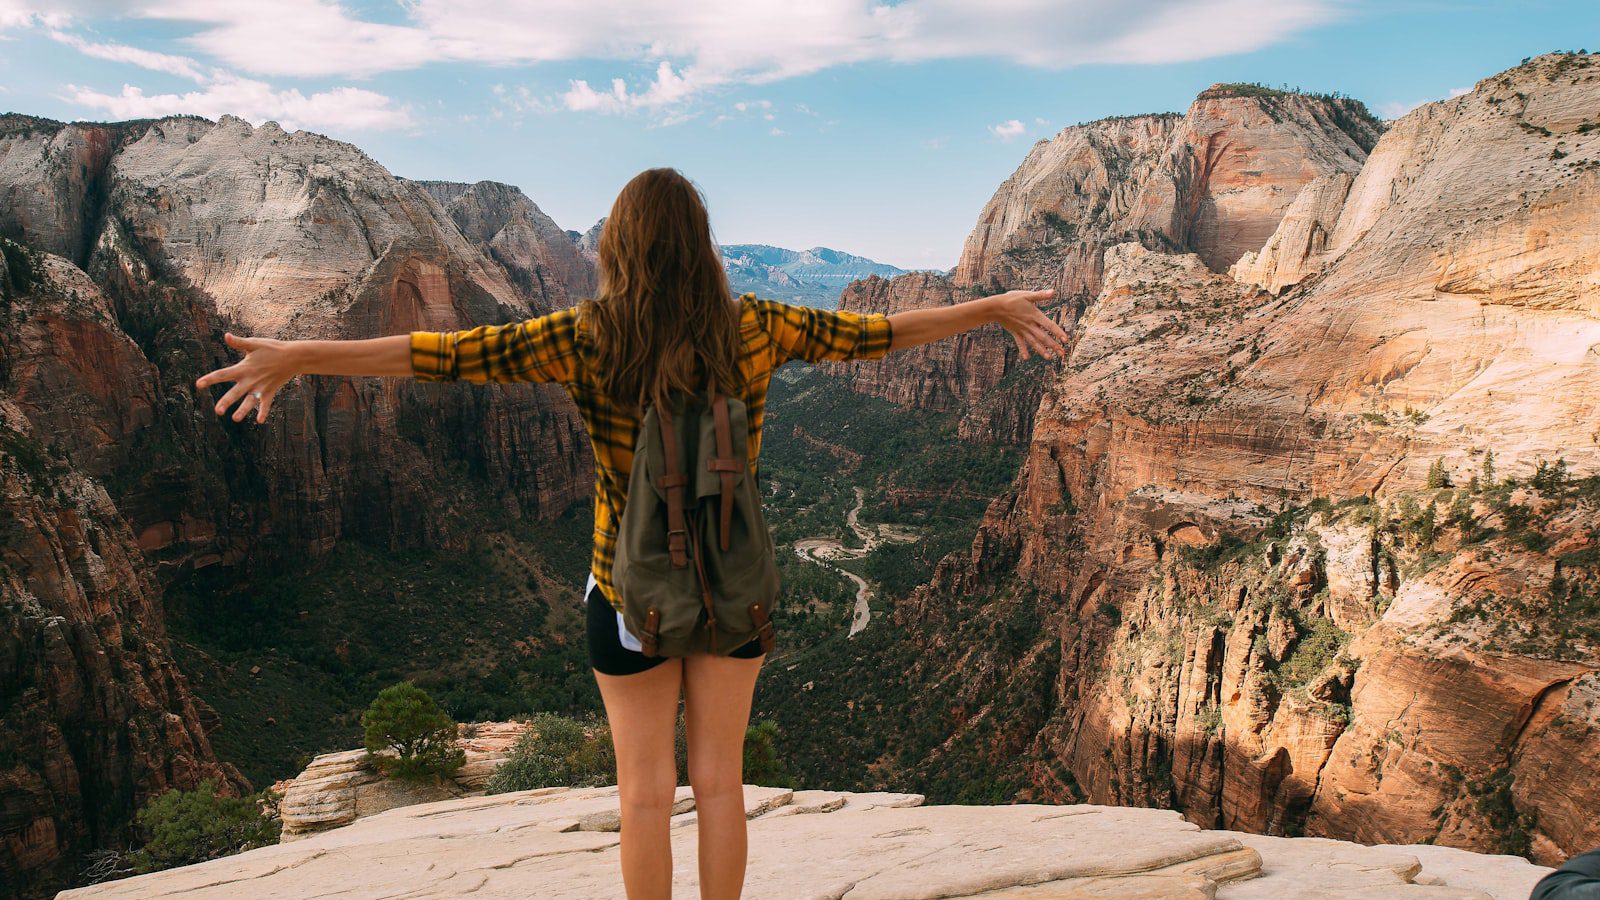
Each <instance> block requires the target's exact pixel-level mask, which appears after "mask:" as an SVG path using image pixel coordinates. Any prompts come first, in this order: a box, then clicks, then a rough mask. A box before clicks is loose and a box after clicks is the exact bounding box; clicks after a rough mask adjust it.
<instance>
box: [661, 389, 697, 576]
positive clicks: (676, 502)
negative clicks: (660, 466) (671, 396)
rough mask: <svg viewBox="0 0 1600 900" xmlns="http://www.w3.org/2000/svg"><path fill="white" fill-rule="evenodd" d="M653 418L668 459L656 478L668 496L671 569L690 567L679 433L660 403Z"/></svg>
mask: <svg viewBox="0 0 1600 900" xmlns="http://www.w3.org/2000/svg"><path fill="white" fill-rule="evenodd" d="M656 419H657V421H658V422H660V424H661V449H662V451H663V453H664V454H665V455H666V457H667V472H666V474H665V475H662V476H661V477H660V478H657V479H656V487H659V488H661V489H662V490H663V491H666V493H667V550H668V551H670V552H671V553H672V567H673V568H674V569H686V568H688V567H689V526H688V524H687V522H685V520H684V516H683V489H684V487H685V486H687V485H688V484H689V474H688V473H687V472H685V471H684V470H683V458H682V456H683V455H682V454H681V453H680V452H679V447H678V433H677V431H675V430H674V429H673V427H672V414H671V413H669V412H667V408H666V407H665V406H663V405H661V404H659V403H657V404H656Z"/></svg>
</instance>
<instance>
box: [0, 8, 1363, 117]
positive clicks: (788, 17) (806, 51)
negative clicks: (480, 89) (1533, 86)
mask: <svg viewBox="0 0 1600 900" xmlns="http://www.w3.org/2000/svg"><path fill="white" fill-rule="evenodd" d="M17 2H18V0H0V4H4V3H10V4H12V5H13V7H15V5H16V4H17ZM1336 4H1337V0H1139V2H1131V3H1128V2H1121V3H1110V2H1107V0H1005V2H1001V3H989V4H981V5H978V4H973V3H971V2H968V0H903V2H900V3H897V4H893V5H890V4H886V3H883V2H881V0H808V2H806V3H799V4H797V3H794V2H793V0H697V2H696V3H694V4H684V3H682V2H681V0H613V2H610V3H607V4H605V9H604V14H601V12H600V11H599V10H597V9H596V8H595V6H594V5H592V4H589V3H583V2H578V0H408V2H405V3H402V4H399V6H400V8H401V9H402V10H403V11H404V14H405V18H404V20H403V22H402V23H401V24H388V23H379V22H373V21H368V20H365V19H362V18H361V17H360V16H359V15H358V14H357V13H355V12H352V11H351V9H350V8H348V7H346V6H345V5H342V4H339V3H335V2H333V0H237V2H228V3H218V2H215V0H143V2H141V3H139V4H137V5H135V7H134V9H133V10H132V14H133V15H139V16H144V17H148V18H154V19H160V20H165V21H170V22H175V23H180V24H188V25H192V26H194V27H195V28H196V30H195V31H194V33H193V34H191V35H190V36H189V37H188V38H186V40H187V42H188V43H189V44H190V45H191V46H192V47H194V48H195V49H196V50H197V51H200V52H202V53H204V54H207V55H209V56H210V57H212V58H214V59H216V60H218V61H220V62H221V63H223V64H225V65H227V66H230V67H232V68H234V69H237V70H241V71H246V72H250V73H254V74H257V75H263V76H291V77H326V76H343V77H362V76H366V75H372V74H375V73H378V72H388V71H398V70H406V69H415V68H418V67H420V66H423V65H426V64H429V63H435V62H462V63H477V64H483V65H518V64H532V63H540V62H550V61H559V60H577V59H584V60H592V59H598V60H614V61H619V62H623V63H641V62H642V63H647V64H654V65H656V78H655V80H654V81H653V82H652V83H651V84H650V85H649V86H648V87H646V88H645V89H643V90H642V91H633V90H629V89H627V88H626V87H625V88H624V90H623V91H621V92H618V91H617V90H616V85H615V82H614V81H613V82H612V88H611V89H610V90H605V89H596V88H594V87H593V86H591V85H590V84H589V83H588V82H586V81H579V82H574V83H573V85H572V88H571V89H570V90H569V91H568V95H567V96H568V97H569V98H570V99H569V100H567V105H568V107H569V108H582V109H586V110H594V111H603V112H616V111H621V110H622V109H628V108H650V109H658V108H661V107H664V106H668V105H672V104H675V103H680V102H683V101H685V100H687V99H689V98H691V97H692V96H694V95H695V94H697V93H699V92H701V91H704V90H707V89H711V88H715V87H718V86H721V85H726V84H729V83H763V82H770V81H775V80H778V79H782V78H788V77H792V76H795V75H802V74H807V73H810V72H816V71H819V70H822V69H826V68H829V67H831V66H836V65H844V64H848V63H855V62H864V61H874V60H879V61H891V62H918V61H925V60H935V59H956V58H974V57H976V58H989V59H998V60H1004V61H1008V62H1013V63H1019V64H1022V65H1029V66H1039V67H1046V68H1066V67H1068V66H1073V65H1082V64H1088V63H1167V62H1178V61H1187V60H1195V59H1203V58H1207V57H1213V56H1220V55H1226V54H1232V53H1242V52H1247V51H1250V50H1255V49H1258V48H1260V47H1264V46H1267V45H1269V44H1272V43H1275V42H1277V41H1280V40H1282V39H1284V38H1285V37H1288V36H1289V35H1292V34H1294V33H1296V32H1298V31H1301V30H1304V29H1306V28H1309V27H1311V26H1314V25H1317V24H1320V23H1323V22H1326V21H1328V20H1330V19H1332V18H1334V17H1335V15H1336ZM5 8H6V7H4V6H0V10H3V9H5ZM775 47H777V48H782V50H781V52H778V51H774V49H773V48H775ZM669 62H670V65H669ZM663 66H666V68H664V69H663V68H662V67H663ZM579 85H582V87H579ZM574 104H577V106H574Z"/></svg>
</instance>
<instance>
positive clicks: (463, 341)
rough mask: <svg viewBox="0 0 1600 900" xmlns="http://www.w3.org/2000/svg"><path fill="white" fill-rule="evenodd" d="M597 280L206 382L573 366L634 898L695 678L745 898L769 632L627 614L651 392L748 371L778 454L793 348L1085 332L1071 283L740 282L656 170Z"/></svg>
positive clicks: (686, 191)
mask: <svg viewBox="0 0 1600 900" xmlns="http://www.w3.org/2000/svg"><path fill="white" fill-rule="evenodd" d="M598 266H599V276H600V285H599V290H598V292H597V296H596V297H595V298H594V299H592V300H585V301H584V302H582V303H580V304H578V305H577V306H574V307H572V308H569V309H563V310H559V311H557V312H553V313H550V314H548V315H544V316H540V317H538V318H535V319H530V320H528V321H525V322H519V323H516V324H511V325H490V326H483V327H480V328H474V329H471V330H468V331H456V332H444V333H439V332H422V331H419V332H412V333H411V334H409V335H395V336H393V337H384V338H375V339H372V340H363V341H279V340H271V339H265V338H240V337H235V336H234V335H232V334H229V335H227V336H226V340H227V342H228V345H229V346H231V347H233V348H234V349H236V350H241V351H243V352H244V354H245V356H244V358H243V359H242V360H240V361H239V362H238V363H236V364H235V365H232V366H229V367H227V368H224V369H219V370H217V371H215V372H212V373H210V374H208V375H205V376H204V377H202V378H201V379H199V381H198V382H196V385H197V386H198V387H202V388H204V387H207V386H210V385H213V384H219V383H222V382H233V386H232V387H231V388H229V389H228V391H227V393H226V394H225V395H224V396H223V397H222V399H221V400H220V401H219V402H218V403H217V405H216V412H217V414H218V415H223V414H226V413H227V411H228V409H229V408H230V407H231V408H232V409H233V413H232V416H233V420H234V421H236V422H238V421H243V420H244V419H245V417H246V416H248V415H249V414H250V413H251V412H252V411H253V412H254V413H255V415H256V420H257V421H258V422H261V421H265V420H266V416H267V411H268V410H269V409H271V408H272V399H273V397H274V396H275V395H276V394H277V392H278V390H279V389H280V388H282V387H283V385H284V384H285V383H286V382H288V381H289V379H291V378H293V377H295V376H296V375H302V374H310V375H409V376H412V377H415V378H417V379H419V380H422V381H447V380H457V379H459V380H465V381H472V382H479V383H482V382H490V381H494V382H509V381H553V382H559V383H560V384H562V385H563V386H564V387H565V388H566V390H567V392H568V393H569V394H570V395H571V396H572V398H573V400H574V401H575V402H576V403H577V407H578V410H579V412H581V413H582V415H583V418H584V421H585V423H586V424H587V425H588V428H589V439H590V443H591V446H592V447H593V449H594V455H595V461H596V465H595V469H596V473H597V484H596V490H595V527H594V536H595V546H594V554H593V557H592V560H591V567H590V569H591V571H590V577H589V587H588V589H587V591H586V594H587V597H586V601H585V602H586V605H587V607H588V641H589V656H590V662H591V663H592V665H593V667H594V670H595V679H596V680H597V681H598V682H599V684H600V694H601V697H602V698H603V700H604V702H605V708H606V717H607V719H608V720H609V721H610V725H611V732H612V736H613V738H614V739H615V742H616V751H617V784H618V787H619V789H620V793H621V804H622V874H623V881H624V884H625V885H626V888H627V893H628V896H629V897H630V898H636V900H637V898H653V897H666V896H669V895H670V892H671V884H672V856H671V844H670V841H669V837H668V818H669V815H670V810H671V807H672V798H673V792H674V790H675V788H676V786H677V779H676V767H675V764H674V759H673V732H674V727H675V724H676V720H677V709H678V698H679V692H680V691H681V692H682V695H683V701H684V717H685V720H686V723H687V729H688V747H689V781H690V783H691V785H692V788H693V791H694V797H695V806H696V810H697V821H698V827H699V847H700V892H701V896H702V897H709V898H723V897H738V896H739V893H740V888H741V886H742V884H743V881H744V870H745V855H746V847H745V816H744V796H743V781H744V779H743V772H742V770H741V767H742V763H743V742H744V733H745V728H746V726H747V724H748V722H749V718H750V703H751V696H752V694H753V692H754V689H755V682H756V673H757V672H758V671H759V670H760V668H761V663H762V655H761V648H760V645H759V644H758V643H756V642H752V643H751V644H749V645H746V646H744V647H741V648H738V649H737V650H735V651H734V652H733V653H732V654H731V655H729V656H711V655H696V656H690V657H687V658H664V657H656V658H652V657H646V656H644V655H643V654H641V653H640V652H638V650H639V644H638V642H637V640H636V639H634V637H633V636H632V635H630V634H628V633H627V631H626V628H625V627H624V626H623V625H622V624H621V618H620V616H618V615H617V610H618V609H620V608H621V601H620V598H619V597H618V596H617V592H616V589H615V588H614V587H613V586H612V583H611V561H612V559H613V551H614V547H615V540H616V527H615V523H616V522H617V521H618V517H619V514H620V511H621V509H622V505H623V503H624V502H625V501H626V499H627V481H626V479H627V476H628V473H629V469H630V466H631V463H632V458H633V448H634V439H635V436H636V434H637V428H638V423H639V419H640V417H641V416H642V411H643V408H644V407H645V406H646V405H647V404H648V403H650V402H652V401H653V400H655V399H657V398H660V397H663V396H665V395H666V393H667V392H668V391H672V390H684V391H696V390H699V389H700V388H701V387H702V386H703V385H704V384H705V383H706V379H707V378H713V379H715V382H716V384H718V385H737V386H739V390H738V392H737V395H738V396H739V397H740V398H741V399H742V400H743V401H744V402H745V404H746V405H747V407H748V409H749V420H750V435H749V442H748V447H749V463H750V467H751V469H752V471H753V470H754V469H755V466H756V460H757V458H758V455H759V453H760V448H761V444H760V437H761V421H762V412H763V404H764V402H765V399H766V393H767V384H768V382H769V380H770V378H771V376H772V372H773V370H774V369H776V368H777V367H778V366H779V365H781V364H783V363H784V362H786V361H788V360H791V359H803V360H808V361H811V362H817V361H822V360H834V361H844V360H851V359H878V358H881V357H882V356H884V355H885V354H886V353H888V352H889V351H891V350H903V349H905V348H907V347H915V346H918V345H920V344H926V343H928V342H929V341H935V340H938V339H940V338H944V337H948V336H950V335H953V334H956V333H958V332H962V331H966V330H968V329H971V328H975V327H977V326H979V325H984V324H987V323H998V324H1000V325H1002V326H1003V327H1005V328H1006V330H1008V331H1009V332H1010V333H1011V334H1012V335H1013V336H1014V337H1015V338H1016V340H1017V343H1018V345H1019V346H1020V348H1021V352H1022V356H1023V357H1024V358H1026V357H1027V356H1029V355H1030V354H1035V355H1041V356H1049V357H1055V356H1059V355H1060V354H1061V353H1062V352H1063V343H1062V342H1063V341H1064V340H1065V338H1066V333H1065V332H1064V331H1063V330H1062V329H1061V327H1060V326H1059V325H1057V324H1056V323H1055V322H1053V321H1051V320H1050V319H1049V318H1048V317H1046V316H1045V315H1044V314H1043V313H1041V312H1040V311H1039V310H1038V308H1037V307H1036V306H1035V304H1036V303H1037V302H1039V301H1041V300H1044V299H1046V298H1048V297H1050V296H1052V292H1051V291H1012V292H1010V293H1006V294H999V295H996V296H992V297H985V298H982V299H978V300H971V301H968V302H965V303H960V304H956V305H954V306H946V307H940V308H936V309H921V310H910V311H907V312H901V313H896V314H894V315H892V316H883V315H876V314H873V315H862V314H857V313H850V312H828V311H824V310H816V309H811V308H807V307H800V306H790V305H787V304H783V303H775V302H771V301H766V300H758V299H756V298H755V297H754V296H753V295H748V294H747V295H745V296H743V297H740V298H738V299H737V300H735V299H733V298H732V297H731V296H730V292H729V289H728V281H727V276H726V275H725V273H724V271H723V268H722V263H721V260H720V258H719V255H718V251H717V245H716V244H715V243H714V242H713V241H712V238H711V228H710V224H709V221H708V220H707V216H706V209H705V204H704V202H703V200H702V198H701V196H700V194H699V191H698V190H697V189H696V187H695V186H694V185H693V184H692V183H691V182H690V181H689V180H688V179H686V178H685V177H684V176H683V175H681V174H679V173H678V172H677V171H676V170H673V169H651V170H649V171H646V172H644V173H641V174H640V175H638V176H637V177H635V178H634V179H633V180H632V181H630V182H629V183H628V185H627V186H626V187H624V188H623V190H622V193H621V194H620V195H619V196H618V197H617V200H616V203H615V204H614V205H613V206H612V208H611V214H610V216H609V217H608V218H607V219H606V224H605V228H604V229H603V230H602V232H601V235H600V247H599V263H598Z"/></svg>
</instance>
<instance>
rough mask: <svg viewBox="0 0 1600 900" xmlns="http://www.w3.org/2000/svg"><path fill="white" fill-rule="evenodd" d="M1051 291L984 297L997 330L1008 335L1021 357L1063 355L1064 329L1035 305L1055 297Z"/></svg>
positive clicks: (1020, 292)
mask: <svg viewBox="0 0 1600 900" xmlns="http://www.w3.org/2000/svg"><path fill="white" fill-rule="evenodd" d="M1055 295H1056V292H1055V289H1054V288H1050V289H1047V290H1043V291H1007V292H1005V293H1004V294H995V295H994V296H992V297H986V298H984V299H985V301H986V302H987V303H989V304H990V307H991V315H992V317H993V320H994V321H995V322H998V323H999V324H1000V327H1002V328H1004V329H1005V330H1006V331H1009V332H1011V337H1012V338H1014V339H1015V340H1016V342H1017V349H1018V350H1020V351H1021V352H1022V358H1023V359H1027V358H1028V356H1029V355H1030V354H1032V355H1036V356H1046V357H1049V358H1051V359H1059V358H1060V357H1063V356H1065V355H1066V354H1067V341H1068V340H1069V339H1070V336H1069V335H1068V334H1067V330H1066V329H1065V328H1062V327H1061V326H1060V325H1058V324H1056V321H1055V320H1054V319H1052V318H1050V317H1049V316H1047V315H1045V314H1044V313H1043V312H1042V311H1041V310H1040V309H1039V306H1038V305H1039V304H1040V303H1043V302H1045V301H1046V300H1049V299H1051V298H1053V297H1055Z"/></svg>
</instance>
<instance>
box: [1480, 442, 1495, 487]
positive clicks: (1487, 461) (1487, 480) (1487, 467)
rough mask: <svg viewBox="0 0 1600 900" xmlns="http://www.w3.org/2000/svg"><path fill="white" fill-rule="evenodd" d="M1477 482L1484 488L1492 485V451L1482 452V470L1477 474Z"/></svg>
mask: <svg viewBox="0 0 1600 900" xmlns="http://www.w3.org/2000/svg"><path fill="white" fill-rule="evenodd" d="M1478 484H1479V486H1480V487H1482V488H1483V489H1484V490H1489V489H1490V488H1492V487H1494V451H1493V450H1489V451H1485V453H1484V454H1483V472H1482V473H1481V474H1480V475H1479V476H1478Z"/></svg>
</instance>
